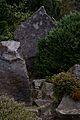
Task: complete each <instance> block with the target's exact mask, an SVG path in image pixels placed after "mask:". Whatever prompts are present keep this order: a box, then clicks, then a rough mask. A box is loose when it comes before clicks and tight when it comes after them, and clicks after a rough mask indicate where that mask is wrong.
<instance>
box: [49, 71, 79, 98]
mask: <svg viewBox="0 0 80 120" xmlns="http://www.w3.org/2000/svg"><path fill="white" fill-rule="evenodd" d="M49 81H51V82H52V83H53V86H54V87H53V88H54V95H55V96H56V98H57V99H58V100H61V99H62V97H63V96H64V95H68V96H70V97H71V98H73V99H74V100H80V82H79V81H78V80H76V79H75V78H74V77H73V76H72V75H71V74H69V73H65V72H61V73H59V74H57V75H54V76H52V77H51V78H50V80H49Z"/></svg>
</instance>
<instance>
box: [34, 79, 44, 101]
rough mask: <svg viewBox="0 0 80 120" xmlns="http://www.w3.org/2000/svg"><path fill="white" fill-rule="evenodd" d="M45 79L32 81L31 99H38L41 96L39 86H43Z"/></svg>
mask: <svg viewBox="0 0 80 120" xmlns="http://www.w3.org/2000/svg"><path fill="white" fill-rule="evenodd" d="M44 81H45V79H35V80H33V82H32V96H33V99H40V98H42V91H41V88H42V86H43V83H44Z"/></svg>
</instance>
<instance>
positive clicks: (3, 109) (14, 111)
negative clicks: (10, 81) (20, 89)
mask: <svg viewBox="0 0 80 120" xmlns="http://www.w3.org/2000/svg"><path fill="white" fill-rule="evenodd" d="M0 120H37V117H36V115H35V114H34V113H32V112H30V111H28V109H27V108H26V107H25V105H24V104H22V103H18V102H16V101H14V99H13V98H9V97H8V96H0Z"/></svg>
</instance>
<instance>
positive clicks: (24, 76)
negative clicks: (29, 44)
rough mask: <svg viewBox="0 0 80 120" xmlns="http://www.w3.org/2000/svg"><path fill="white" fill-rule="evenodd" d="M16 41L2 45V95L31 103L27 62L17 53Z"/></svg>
mask: <svg viewBox="0 0 80 120" xmlns="http://www.w3.org/2000/svg"><path fill="white" fill-rule="evenodd" d="M19 46H20V43H19V42H16V41H4V42H1V43H0V94H8V95H10V96H13V97H14V98H15V99H16V100H20V101H24V102H26V103H30V100H31V90H30V83H29V77H28V73H27V70H26V65H25V61H24V60H23V58H22V57H21V56H20V55H19V53H18V52H17V50H18V48H19Z"/></svg>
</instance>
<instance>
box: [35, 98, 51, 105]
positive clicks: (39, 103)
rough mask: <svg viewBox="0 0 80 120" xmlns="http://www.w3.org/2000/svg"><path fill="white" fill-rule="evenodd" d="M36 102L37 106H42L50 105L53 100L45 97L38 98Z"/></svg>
mask: <svg viewBox="0 0 80 120" xmlns="http://www.w3.org/2000/svg"><path fill="white" fill-rule="evenodd" d="M35 103H36V104H37V106H39V107H40V106H42V105H46V104H47V105H50V104H51V103H52V101H51V100H45V99H36V100H35Z"/></svg>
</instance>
